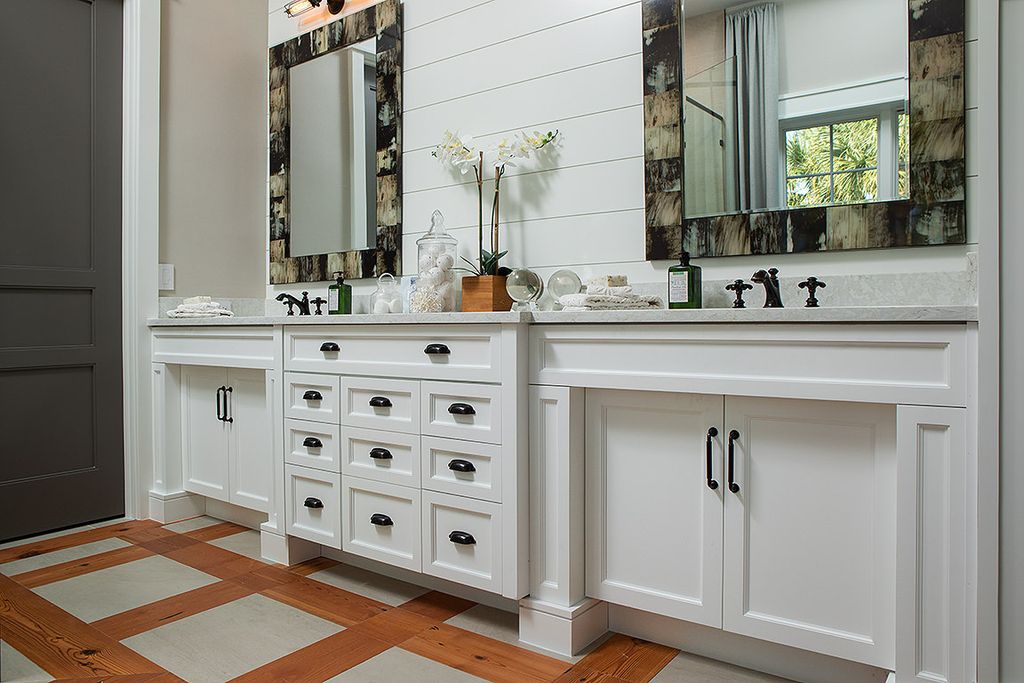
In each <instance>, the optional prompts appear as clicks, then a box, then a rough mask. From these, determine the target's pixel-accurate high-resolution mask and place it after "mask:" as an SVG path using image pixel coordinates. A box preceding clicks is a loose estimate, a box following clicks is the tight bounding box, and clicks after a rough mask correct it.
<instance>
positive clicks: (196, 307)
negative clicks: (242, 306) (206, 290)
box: [167, 296, 234, 318]
mask: <svg viewBox="0 0 1024 683" xmlns="http://www.w3.org/2000/svg"><path fill="white" fill-rule="evenodd" d="M167 315H168V316H170V317H171V318H217V317H220V316H222V315H223V316H232V315H234V313H232V312H231V311H229V310H228V309H226V308H224V307H223V306H221V305H220V304H219V303H217V302H216V301H214V300H213V299H211V298H210V297H208V296H193V297H189V298H187V299H185V300H184V301H183V302H182V303H181V304H180V305H179V306H178V307H177V308H175V309H174V310H172V311H168V312H167Z"/></svg>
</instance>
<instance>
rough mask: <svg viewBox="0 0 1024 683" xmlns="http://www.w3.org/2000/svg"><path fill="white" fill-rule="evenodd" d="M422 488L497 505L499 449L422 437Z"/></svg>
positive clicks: (499, 482)
mask: <svg viewBox="0 0 1024 683" xmlns="http://www.w3.org/2000/svg"><path fill="white" fill-rule="evenodd" d="M421 447H422V450H423V488H425V489H430V490H431V491H440V492H442V493H452V494H455V495H457V496H469V497H470V498H480V499H481V500H490V501H493V502H495V503H500V502H501V465H500V458H499V456H500V454H501V446H496V445H494V444H488V443H474V442H471V441H455V440H453V439H439V438H437V437H433V436H425V437H423V440H422V443H421Z"/></svg>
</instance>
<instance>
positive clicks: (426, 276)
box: [416, 268, 437, 288]
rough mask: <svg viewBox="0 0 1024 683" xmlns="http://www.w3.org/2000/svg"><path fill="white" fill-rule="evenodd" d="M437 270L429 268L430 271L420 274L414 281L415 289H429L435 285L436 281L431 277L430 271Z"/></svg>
mask: <svg viewBox="0 0 1024 683" xmlns="http://www.w3.org/2000/svg"><path fill="white" fill-rule="evenodd" d="M434 270H437V268H431V269H430V270H424V271H421V272H420V275H419V277H418V278H417V279H416V287H417V288H431V287H433V286H434V285H436V284H437V280H436V279H435V278H434V276H433V275H431V271H434Z"/></svg>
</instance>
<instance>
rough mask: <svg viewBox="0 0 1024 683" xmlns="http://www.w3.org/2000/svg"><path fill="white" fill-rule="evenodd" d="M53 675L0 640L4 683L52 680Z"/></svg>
mask: <svg viewBox="0 0 1024 683" xmlns="http://www.w3.org/2000/svg"><path fill="white" fill-rule="evenodd" d="M52 680H53V676H51V675H50V674H48V673H46V672H45V671H43V670H42V669H40V668H39V667H38V666H36V665H35V663H34V662H33V661H32V660H31V659H29V658H28V657H26V656H25V655H23V654H21V653H20V652H18V651H17V650H15V649H14V648H13V647H11V646H10V645H8V644H7V641H4V640H0V681H3V682H4V683H15V681H17V683H29V682H30V681H31V682H32V683H35V682H36V681H52Z"/></svg>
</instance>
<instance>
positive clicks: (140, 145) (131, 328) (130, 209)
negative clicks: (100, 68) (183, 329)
mask: <svg viewBox="0 0 1024 683" xmlns="http://www.w3.org/2000/svg"><path fill="white" fill-rule="evenodd" d="M123 16H124V28H123V34H124V44H123V66H122V69H123V71H122V84H123V85H122V94H123V105H122V130H123V132H122V158H121V190H122V191H121V198H122V199H121V201H122V205H121V215H122V219H121V300H122V330H121V332H122V335H121V336H122V344H123V346H122V349H123V364H122V372H123V382H122V383H123V387H124V391H123V402H124V404H123V415H124V420H123V421H124V473H125V484H124V486H125V496H124V503H125V505H124V514H125V517H126V518H128V519H138V518H146V517H148V516H149V503H148V492H149V488H150V483H151V482H152V481H153V464H152V458H151V457H147V455H149V454H151V453H152V452H153V410H152V395H153V394H152V390H151V388H150V382H151V379H150V376H151V374H152V373H151V371H150V368H151V363H150V358H151V357H152V350H151V347H152V344H151V341H150V334H149V328H148V326H147V320H148V319H149V318H155V317H157V315H159V311H158V302H159V298H158V297H159V294H158V292H159V289H158V279H157V266H158V261H159V258H160V247H159V245H160V231H159V225H160V2H152V0H124V15H123Z"/></svg>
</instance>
